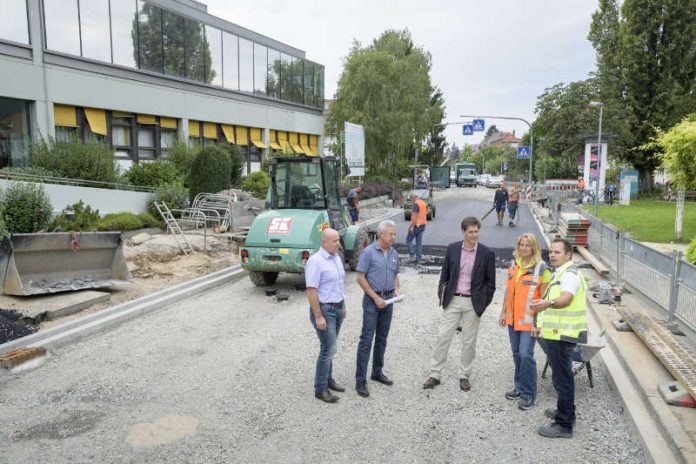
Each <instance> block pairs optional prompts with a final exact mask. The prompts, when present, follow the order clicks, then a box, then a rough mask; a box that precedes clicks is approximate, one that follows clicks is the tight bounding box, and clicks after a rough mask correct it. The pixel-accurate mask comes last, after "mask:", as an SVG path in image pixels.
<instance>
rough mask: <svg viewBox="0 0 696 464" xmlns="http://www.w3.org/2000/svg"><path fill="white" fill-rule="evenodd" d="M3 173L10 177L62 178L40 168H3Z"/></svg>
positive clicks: (58, 174)
mask: <svg viewBox="0 0 696 464" xmlns="http://www.w3.org/2000/svg"><path fill="white" fill-rule="evenodd" d="M2 172H3V173H6V174H9V175H10V176H15V175H16V176H17V177H22V175H27V176H41V177H61V175H60V173H57V172H54V171H50V170H48V169H46V168H43V167H40V166H15V167H10V166H8V167H5V168H2Z"/></svg>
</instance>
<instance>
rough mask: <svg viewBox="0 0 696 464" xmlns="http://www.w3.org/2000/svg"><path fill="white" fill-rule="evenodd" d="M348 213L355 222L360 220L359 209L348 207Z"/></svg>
mask: <svg viewBox="0 0 696 464" xmlns="http://www.w3.org/2000/svg"><path fill="white" fill-rule="evenodd" d="M348 214H349V215H350V220H351V221H353V222H358V210H357V209H355V207H353V206H351V207H349V208H348Z"/></svg>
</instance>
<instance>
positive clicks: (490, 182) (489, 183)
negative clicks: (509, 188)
mask: <svg viewBox="0 0 696 464" xmlns="http://www.w3.org/2000/svg"><path fill="white" fill-rule="evenodd" d="M502 181H503V178H502V177H500V176H491V177H489V178H488V179H487V180H486V187H488V188H498V187H500V182H502Z"/></svg>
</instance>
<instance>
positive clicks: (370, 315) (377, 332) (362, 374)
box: [355, 295, 394, 383]
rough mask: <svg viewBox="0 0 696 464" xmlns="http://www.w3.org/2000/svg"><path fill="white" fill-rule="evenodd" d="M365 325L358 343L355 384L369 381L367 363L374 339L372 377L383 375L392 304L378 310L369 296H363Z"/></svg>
mask: <svg viewBox="0 0 696 464" xmlns="http://www.w3.org/2000/svg"><path fill="white" fill-rule="evenodd" d="M362 306H363V325H362V332H361V333H360V342H359V343H358V361H357V368H356V370H355V382H356V383H360V382H365V381H366V380H367V362H368V361H369V360H370V348H371V347H372V339H373V338H374V340H375V348H374V351H373V353H372V376H373V377H374V376H377V375H380V374H382V368H383V367H384V352H385V351H386V350H387V337H388V336H389V328H390V327H391V320H392V313H393V312H394V305H393V304H390V305H389V306H386V307H385V308H383V309H379V308H377V305H375V302H374V301H373V300H372V298H370V297H369V296H367V295H364V296H363V303H362Z"/></svg>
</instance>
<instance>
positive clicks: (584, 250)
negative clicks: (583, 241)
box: [575, 247, 609, 275]
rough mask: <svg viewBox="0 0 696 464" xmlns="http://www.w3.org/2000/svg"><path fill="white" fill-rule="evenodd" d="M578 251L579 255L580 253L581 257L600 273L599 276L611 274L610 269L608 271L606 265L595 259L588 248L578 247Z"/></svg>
mask: <svg viewBox="0 0 696 464" xmlns="http://www.w3.org/2000/svg"><path fill="white" fill-rule="evenodd" d="M575 249H576V250H578V253H580V256H582V257H583V258H584V259H585V261H587V262H588V263H590V264H591V265H592V267H593V268H595V271H597V272H598V273H599V275H607V274H609V269H607V268H606V267H605V266H604V264H602V262H601V261H600V260H598V259H597V258H595V257H594V255H593V254H592V253H590V251H589V250H588V249H587V248H584V247H577V248H575Z"/></svg>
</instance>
